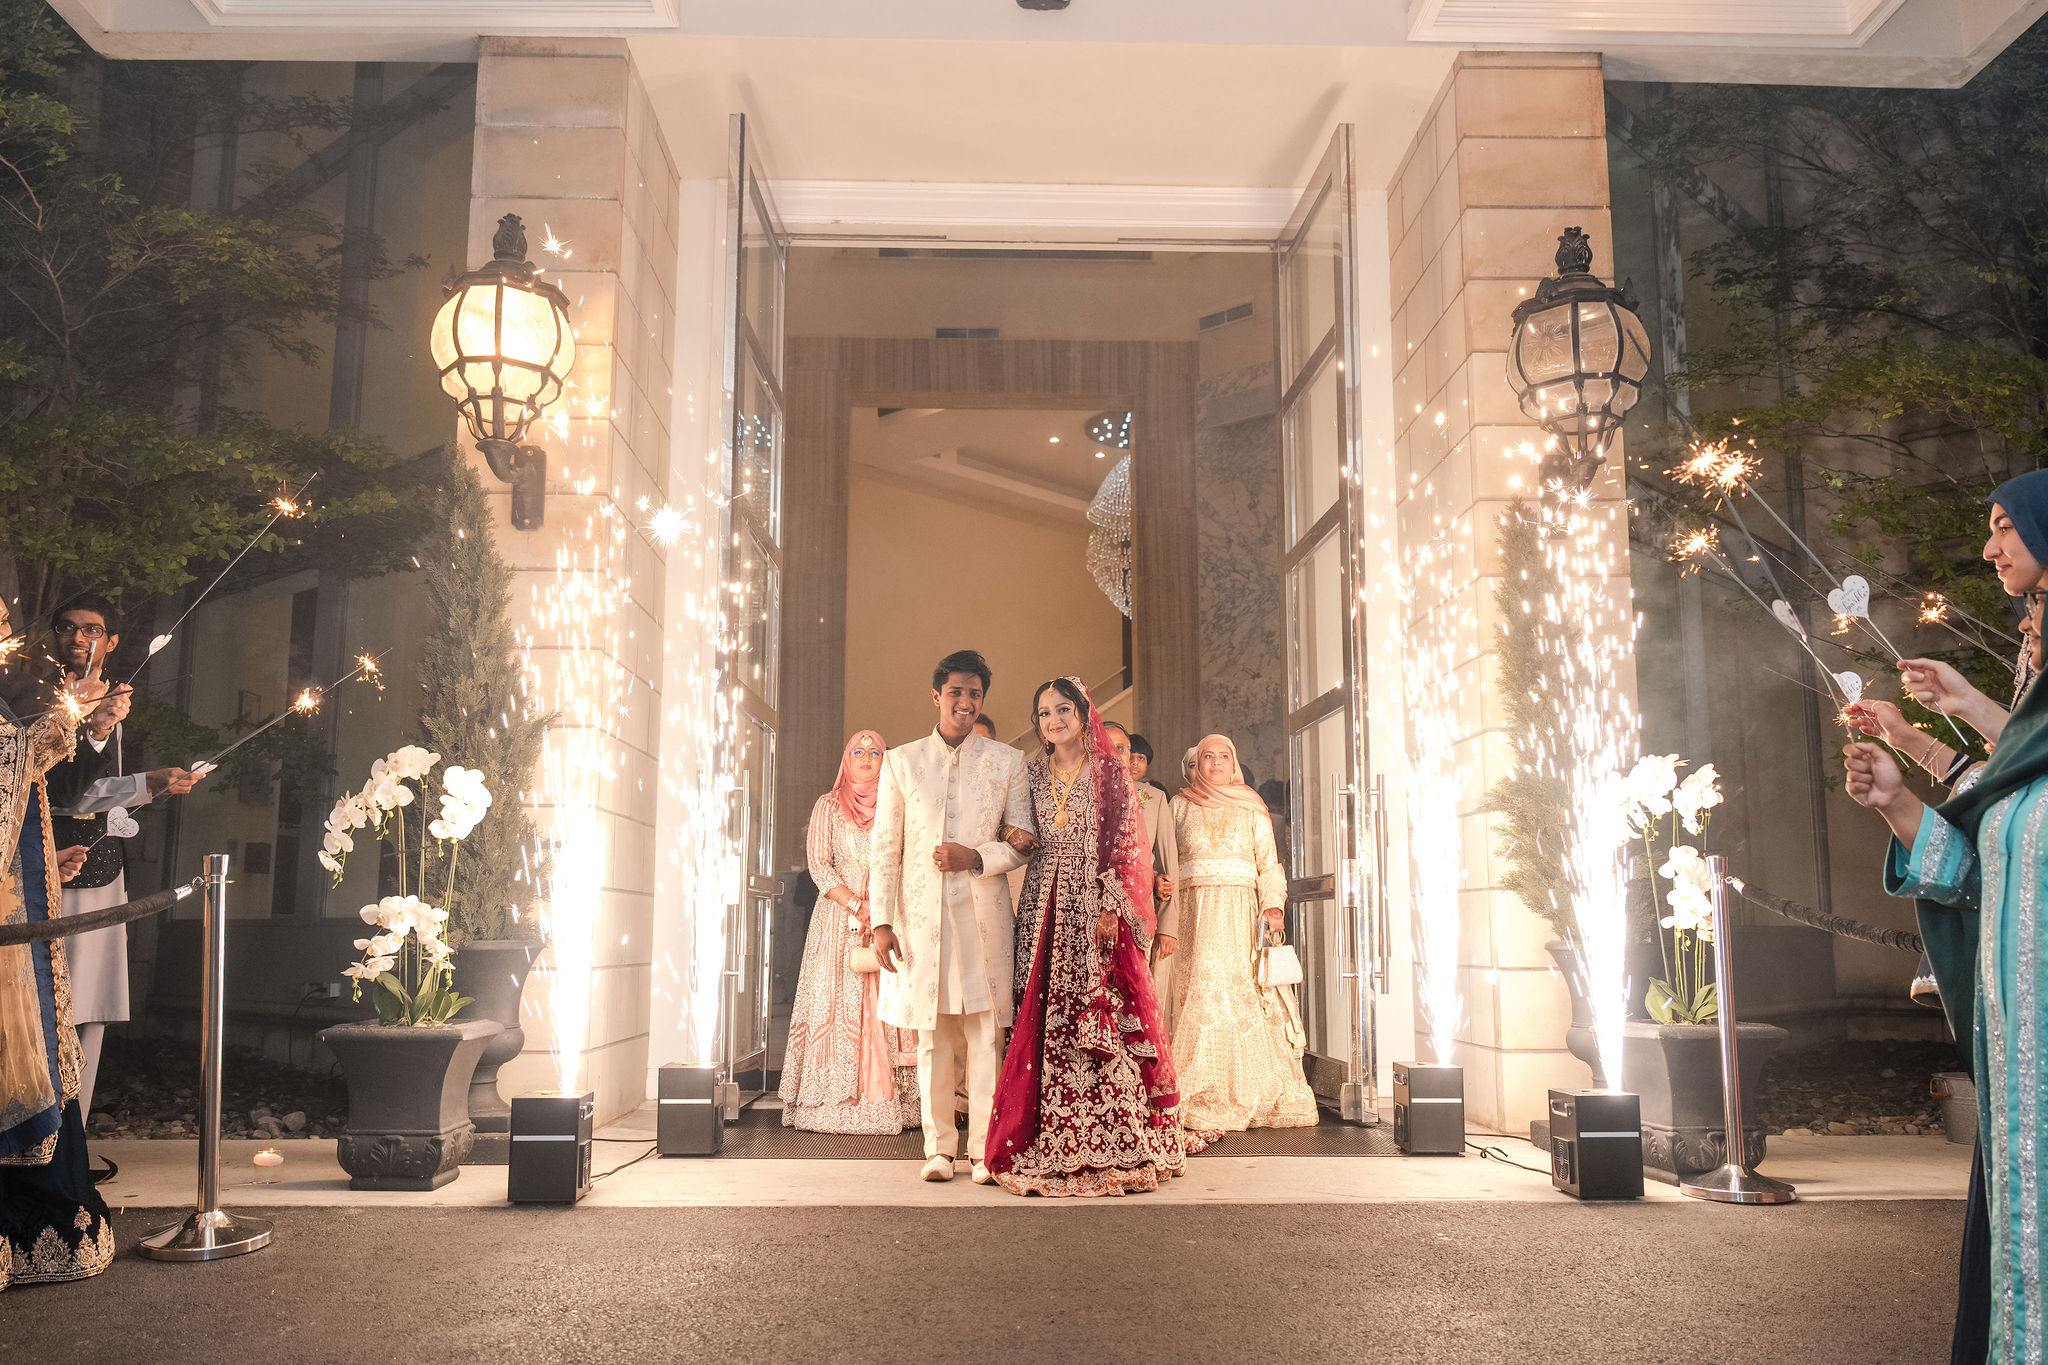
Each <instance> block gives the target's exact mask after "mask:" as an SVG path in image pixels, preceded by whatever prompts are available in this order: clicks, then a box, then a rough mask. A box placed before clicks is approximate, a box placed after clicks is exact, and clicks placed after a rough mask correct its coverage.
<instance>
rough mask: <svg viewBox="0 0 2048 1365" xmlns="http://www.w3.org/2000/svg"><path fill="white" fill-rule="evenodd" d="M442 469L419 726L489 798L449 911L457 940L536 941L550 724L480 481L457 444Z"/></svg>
mask: <svg viewBox="0 0 2048 1365" xmlns="http://www.w3.org/2000/svg"><path fill="white" fill-rule="evenodd" d="M442 461H443V466H444V472H443V477H442V481H441V486H440V488H439V489H438V490H437V491H436V493H435V495H434V497H433V499H432V516H433V527H434V529H433V531H432V533H431V534H430V535H429V537H428V538H427V540H426V542H425V543H424V544H422V545H421V547H420V566H421V572H422V574H423V575H424V576H425V581H426V589H427V610H428V617H429V620H430V622H431V625H430V627H429V628H428V630H427V631H426V634H425V637H424V639H423V640H422V641H421V653H420V674H421V676H422V677H423V678H425V679H426V683H425V687H426V694H425V696H424V697H423V698H422V699H421V708H420V728H421V729H422V730H423V731H425V733H426V736H427V742H428V744H429V745H430V746H431V747H432V748H433V749H434V750H435V752H437V753H439V754H440V755H441V757H442V760H443V761H444V762H446V763H451V764H460V765H462V766H463V767H465V768H474V769H476V770H477V771H478V772H481V773H482V774H483V776H484V785H485V786H487V787H489V788H490V791H491V794H492V797H493V800H492V803H491V809H490V813H489V814H487V815H486V816H485V817H484V818H483V819H482V820H481V821H480V822H478V824H477V827H476V828H475V829H474V830H472V831H471V832H470V835H469V838H467V839H466V840H464V841H463V847H464V850H465V853H464V856H463V859H462V863H463V870H464V874H465V876H464V884H463V890H462V891H461V893H460V894H459V895H457V896H455V897H453V899H452V903H451V904H449V905H448V906H446V907H445V908H446V909H447V910H448V911H449V912H450V916H451V918H452V921H453V927H454V929H455V930H456V933H457V935H458V936H459V939H468V938H483V939H489V938H529V939H530V938H534V937H537V936H538V933H539V919H538V917H537V916H536V915H535V913H534V904H533V902H534V899H535V892H536V886H535V882H536V878H537V876H538V875H539V872H540V869H539V866H538V864H537V862H536V856H537V855H536V847H537V845H536V840H535V835H534V826H533V818H532V816H531V815H530V814H528V812H527V809H526V806H525V804H524V802H522V800H521V799H520V797H521V794H522V793H523V792H525V791H527V790H529V789H530V787H531V784H532V780H533V772H534V768H535V767H536V765H537V764H538V763H539V762H540V751H541V739H542V736H543V735H544V733H545V732H546V730H547V726H548V721H549V718H548V717H544V716H535V715H533V714H531V711H530V708H529V706H528V704H527V701H526V699H525V697H524V695H523V689H522V687H521V679H520V672H519V664H518V656H517V653H516V650H515V642H514V640H513V637H512V627H511V625H510V623H509V621H508V619H507V615H506V613H507V610H508V609H509V607H510V606H511V602H512V573H511V571H510V570H509V569H507V568H506V567H505V561H504V559H503V557H501V556H500V555H499V553H498V545H497V535H496V532H495V531H494V530H493V527H492V523H491V514H490V505H489V504H488V503H487V502H486V501H485V500H484V491H483V484H482V482H481V481H480V480H479V479H478V478H477V476H476V471H475V470H473V469H471V468H470V467H469V465H468V464H467V463H466V462H465V461H464V460H463V459H462V457H461V454H460V452H459V451H457V450H456V449H455V448H454V447H453V446H450V447H448V448H447V449H446V450H445V451H444V452H443V453H442ZM522 906H523V907H524V908H523V911H522Z"/></svg>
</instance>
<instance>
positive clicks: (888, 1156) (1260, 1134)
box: [719, 1105, 1401, 1161]
mask: <svg viewBox="0 0 2048 1365" xmlns="http://www.w3.org/2000/svg"><path fill="white" fill-rule="evenodd" d="M719 1155H721V1156H725V1157H736V1158H739V1159H741V1160H746V1159H748V1158H754V1159H758V1160H770V1161H772V1160H782V1161H817V1160H834V1159H836V1160H844V1161H922V1160H923V1159H924V1136H923V1134H921V1133H920V1132H918V1130H917V1129H915V1128H912V1129H909V1130H907V1131H905V1132H901V1133H896V1134H894V1135H892V1136H889V1137H848V1136H842V1135H840V1134H837V1133H802V1132H798V1131H797V1130H796V1129H794V1128H785V1127H783V1126H782V1111H781V1110H780V1109H778V1108H765V1107H762V1106H759V1105H756V1106H754V1107H752V1108H749V1109H748V1110H746V1112H744V1113H742V1114H741V1115H740V1119H739V1122H738V1123H733V1124H728V1125H727V1126H726V1130H725V1138H724V1146H723V1150H721V1151H720V1153H719ZM1399 1155H1401V1149H1400V1148H1398V1147H1396V1146H1395V1145H1394V1133H1393V1130H1392V1129H1391V1128H1390V1127H1388V1126H1387V1125H1385V1124H1382V1125H1380V1126H1379V1127H1377V1128H1358V1127H1354V1126H1352V1125H1351V1124H1348V1123H1339V1122H1338V1121H1337V1120H1335V1119H1333V1118H1331V1117H1330V1116H1329V1115H1327V1114H1325V1115H1324V1116H1323V1122H1322V1123H1321V1124H1320V1125H1319V1126H1317V1127H1314V1128H1254V1129H1252V1130H1251V1131H1250V1132H1245V1133H1230V1134H1227V1135H1225V1137H1224V1138H1223V1140H1222V1141H1221V1142H1218V1143H1217V1144H1215V1145H1214V1146H1213V1147H1211V1148H1209V1150H1208V1151H1206V1152H1203V1153H1201V1154H1200V1155H1199V1156H1198V1157H1197V1159H1198V1160H1199V1159H1201V1158H1205V1157H1233V1156H1399Z"/></svg>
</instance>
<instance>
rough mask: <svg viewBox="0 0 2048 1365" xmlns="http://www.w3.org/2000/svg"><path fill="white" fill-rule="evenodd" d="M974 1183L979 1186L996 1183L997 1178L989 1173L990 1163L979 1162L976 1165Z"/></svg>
mask: <svg viewBox="0 0 2048 1365" xmlns="http://www.w3.org/2000/svg"><path fill="white" fill-rule="evenodd" d="M974 1183H975V1184H977V1185H993V1184H995V1183H996V1178H995V1176H993V1175H991V1174H990V1173H989V1169H988V1163H987V1162H986V1161H977V1162H975V1163H974Z"/></svg>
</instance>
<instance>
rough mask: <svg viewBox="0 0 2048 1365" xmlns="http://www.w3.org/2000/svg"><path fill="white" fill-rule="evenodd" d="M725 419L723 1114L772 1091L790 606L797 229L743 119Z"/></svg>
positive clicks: (735, 160) (732, 229) (734, 192)
mask: <svg viewBox="0 0 2048 1365" xmlns="http://www.w3.org/2000/svg"><path fill="white" fill-rule="evenodd" d="M726 184H727V186H728V188H727V200H726V203H727V209H726V225H725V228H726V237H725V253H726V256H725V258H726V278H727V291H728V292H727V295H726V303H725V401H726V407H725V412H726V417H727V425H726V430H725V439H726V454H727V459H726V467H725V494H726V514H725V517H724V522H723V524H724V530H725V543H724V547H723V548H724V571H725V572H724V581H725V585H726V593H727V599H726V610H727V621H726V625H727V630H726V638H725V641H724V656H723V663H724V668H723V673H724V677H725V679H726V681H727V683H728V684H729V685H730V686H731V689H732V702H733V718H732V733H731V737H730V741H729V742H730V744H731V752H730V753H729V755H728V756H727V758H728V765H729V766H728V767H727V768H726V769H725V771H728V772H731V773H733V774H734V776H735V785H734V798H733V810H732V830H731V833H732V837H733V840H734V847H735V848H737V849H738V850H739V853H740V862H741V866H742V873H743V880H742V882H741V885H740V891H739V900H738V902H737V903H736V904H733V905H730V906H728V907H726V937H725V942H726V967H725V983H726V988H725V996H724V1016H725V1017H724V1033H725V1058H724V1059H725V1065H726V1077H727V1081H728V1087H727V1091H726V1096H727V1099H726V1112H727V1116H728V1117H730V1118H736V1117H738V1112H739V1110H740V1108H742V1107H743V1106H745V1105H747V1104H749V1103H751V1102H753V1101H754V1100H756V1099H758V1098H760V1097H761V1095H763V1094H764V1093H766V1092H767V1090H768V1089H769V1087H770V1066H771V1058H770V1052H771V1050H772V1048H771V1044H772V1037H771V1027H772V1022H771V1010H772V1000H771V993H770V989H769V969H770V964H771V952H772V949H773V942H772V929H773V925H774V922H775V902H776V899H777V897H779V896H780V895H781V893H782V883H781V882H780V881H778V880H777V879H776V877H775V827H774V825H775V737H776V732H777V730H778V729H779V728H780V727H779V725H778V723H777V717H776V706H777V704H778V697H777V691H778V686H777V669H778V665H779V660H778V658H777V645H778V639H779V636H780V627H781V608H782V545H781V522H782V430H783V420H782V414H783V402H782V334H783V326H782V316H783V308H782V305H783V286H784V280H785V275H786V273H787V268H788V259H789V258H788V250H789V238H788V236H787V235H786V234H785V233H784V232H783V230H782V223H781V220H780V218H779V217H778V216H777V215H776V212H775V202H774V200H773V199H772V198H771V197H770V195H769V192H768V178H767V176H766V175H765V174H764V173H763V172H762V169H761V164H760V158H759V155H758V154H757V152H756V151H755V148H754V144H753V139H752V137H751V136H750V135H749V129H748V126H747V118H746V115H744V114H734V115H733V116H732V149H731V163H730V169H729V178H728V180H727V182H726Z"/></svg>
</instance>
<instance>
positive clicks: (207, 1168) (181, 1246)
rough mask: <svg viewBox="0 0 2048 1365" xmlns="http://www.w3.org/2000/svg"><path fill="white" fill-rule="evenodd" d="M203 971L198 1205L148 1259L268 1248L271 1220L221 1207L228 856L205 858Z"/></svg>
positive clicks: (160, 1236) (147, 1243)
mask: <svg viewBox="0 0 2048 1365" xmlns="http://www.w3.org/2000/svg"><path fill="white" fill-rule="evenodd" d="M205 943H206V947H205V967H204V975H203V978H202V980H201V983H200V1000H199V1029H200V1034H199V1067H200V1086H199V1088H200V1114H199V1207H198V1208H197V1209H195V1210H194V1211H193V1212H191V1213H190V1214H187V1215H186V1217H185V1221H184V1222H182V1223H173V1224H171V1226H169V1227H167V1228H164V1229H163V1230H161V1231H159V1232H152V1233H151V1234H150V1235H149V1236H147V1237H145V1238H143V1239H142V1244H141V1245H140V1246H138V1247H137V1248H136V1250H137V1251H139V1252H140V1253H142V1254H143V1255H144V1256H147V1257H149V1258H150V1259H151V1260H153V1261H217V1260H220V1259H221V1258H222V1257H224V1256H239V1255H241V1254H242V1253H243V1252H245V1251H254V1250H256V1248H258V1247H261V1246H268V1245H269V1244H270V1220H269V1219H267V1218H251V1217H249V1216H248V1215H247V1214H240V1213H229V1212H227V1211H226V1210H224V1209H222V1208H221V1207H220V1060H221V1058H220V1053H221V1032H222V1028H223V1025H224V1023H225V1019H226V1003H225V1001H224V999H223V990H222V987H223V986H224V985H225V984H226V981H227V967H228V962H227V946H228V855H227V854H225V853H209V854H207V855H206V925H205Z"/></svg>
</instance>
